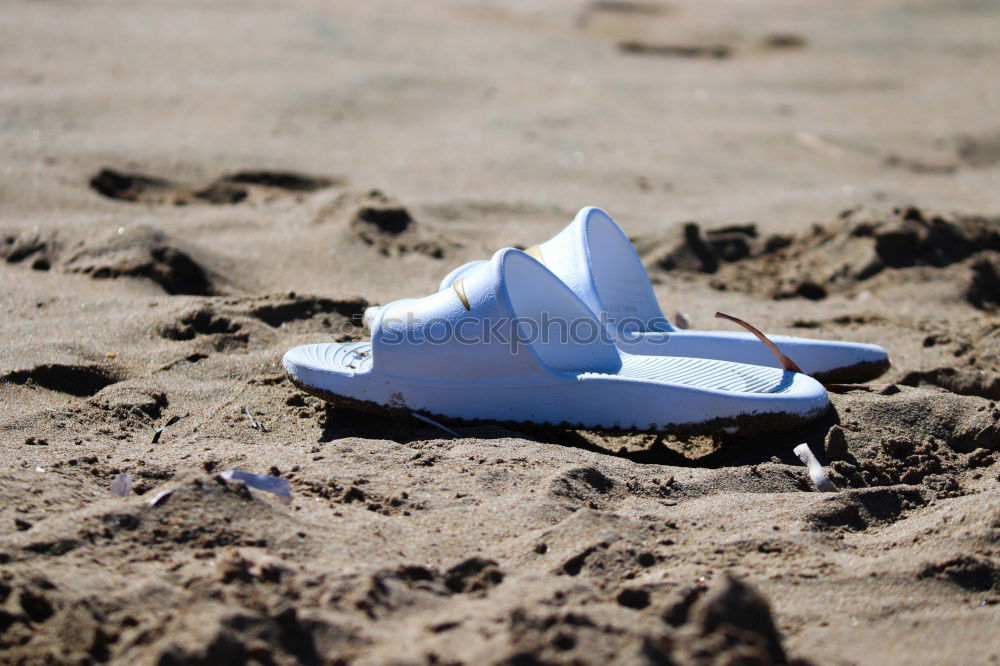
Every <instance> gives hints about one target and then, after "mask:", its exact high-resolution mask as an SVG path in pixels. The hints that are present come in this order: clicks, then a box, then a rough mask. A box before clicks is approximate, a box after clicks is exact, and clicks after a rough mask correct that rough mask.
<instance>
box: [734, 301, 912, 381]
mask: <svg viewBox="0 0 1000 666" xmlns="http://www.w3.org/2000/svg"><path fill="white" fill-rule="evenodd" d="M715 316H716V317H718V318H719V319H728V320H729V321H731V322H734V323H736V324H739V325H740V326H742V327H743V328H745V329H747V330H748V331H750V332H751V333H753V334H754V335H756V336H757V339H758V340H760V341H761V342H763V343H764V345H765V346H766V347H767V348H768V349H770V350H771V353H772V354H774V357H775V358H776V359H778V363H779V365H781V367H782V369H783V370H786V371H788V372H799V373H802V374H803V375H804V374H806V373H804V372H802V369H801V368H800V367H799V366H798V364H796V363H795V361H793V360H792V359H790V358H788V357H787V356H785V355H784V354H782V353H781V350H780V349H778V345H776V344H774V343H773V342H771V340H770V339H768V337H767V336H766V335H764V334H763V333H761V332H760V331H759V330H757V329H756V328H755V327H754V326H752V325H750V324H748V323H747V322H745V321H743V320H742V319H739V318H738V317H734V316H732V315H727V314H726V313H724V312H716V313H715ZM823 388H825V389H826V390H827V391H829V392H830V393H847V392H848V391H868V392H870V393H881V394H882V395H892V394H893V393H898V392H899V388H897V387H896V385H895V384H823Z"/></svg>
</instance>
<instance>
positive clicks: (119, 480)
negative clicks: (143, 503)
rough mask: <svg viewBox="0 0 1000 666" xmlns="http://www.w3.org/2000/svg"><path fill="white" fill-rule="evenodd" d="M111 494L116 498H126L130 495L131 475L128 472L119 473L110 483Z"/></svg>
mask: <svg viewBox="0 0 1000 666" xmlns="http://www.w3.org/2000/svg"><path fill="white" fill-rule="evenodd" d="M111 492H112V493H113V494H115V495H118V497H128V496H129V495H131V494H132V475H131V474H129V473H128V472H119V473H118V475H117V476H115V480H114V481H112V482H111Z"/></svg>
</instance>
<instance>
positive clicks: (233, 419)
mask: <svg viewBox="0 0 1000 666" xmlns="http://www.w3.org/2000/svg"><path fill="white" fill-rule="evenodd" d="M998 34H1000V6H997V5H996V4H994V3H989V2H977V1H975V0H962V1H961V2H944V1H941V2H927V1H914V2H904V1H902V0H888V1H882V0H879V1H877V2H870V1H864V2H862V1H860V0H849V1H846V2H822V3H798V2H788V1H785V0H780V1H778V2H774V3H767V4H766V5H760V4H757V3H742V2H737V1H735V0H724V1H720V2H716V3H711V4H709V3H702V2H696V1H695V0H671V2H670V3H669V4H661V3H658V2H651V1H646V0H622V1H618V0H614V1H611V0H593V1H592V2H589V3H588V2H577V1H574V2H569V1H565V0H560V1H558V2H545V3H539V2H529V1H527V0H507V1H504V2H462V1H459V0H456V1H454V2H433V3H428V2H419V3H417V2H414V3H403V2H389V1H387V0H379V1H374V2H363V3H362V2H357V3H347V2H340V3H329V2H320V1H319V0H312V1H310V0H289V1H288V2H283V3H264V2H214V3H185V2H172V1H169V0H159V1H149V0H139V1H136V2H130V3H119V2H109V1H94V2H66V1H59V0H47V1H29V0H10V1H9V2H6V3H4V4H3V6H2V7H0V81H3V85H2V88H0V154H2V155H3V158H2V162H0V163H2V167H3V178H2V179H0V202H2V204H0V311H2V316H0V339H2V341H3V344H2V345H0V405H2V408H3V409H2V412H0V452H2V460H3V462H2V467H0V663H4V664H83V663H104V662H110V663H121V664H125V663H127V664H159V665H164V666H165V665H169V664H236V663H257V664H272V663H275V664H292V663H307V664H311V663H331V664H334V663H336V664H347V663H351V664H378V663H401V664H402V663H406V664H459V663H461V664H480V663H505V664H541V663H554V664H569V663H680V664H768V663H783V662H789V663H814V664H944V663H948V664H988V663H998V662H1000V638H998V636H1000V630H998V629H1000V616H998V608H1000V606H998V605H997V604H998V602H1000V552H998V548H1000V547H998V539H1000V490H998V479H1000V465H998V458H1000V453H998V450H1000V406H998V405H997V400H1000V358H998V351H1000V347H998V345H1000V316H998V314H997V312H998V308H1000V77H998V76H997V72H998V71H1000V42H998V41H997V35H998ZM589 204H593V205H598V206H601V207H603V208H605V209H606V210H608V211H609V212H610V213H611V214H612V215H613V216H614V217H615V218H616V219H617V220H618V221H619V222H620V223H621V224H622V225H623V227H624V228H625V229H626V231H627V232H628V233H629V235H630V236H631V237H632V238H633V239H634V240H635V242H636V245H637V247H638V248H639V250H640V253H641V255H642V257H643V260H644V262H645V263H646V264H647V267H648V269H649V271H650V275H651V278H652V279H653V281H654V287H655V291H656V294H657V297H658V298H659V299H660V302H661V304H662V305H663V307H664V311H665V312H666V313H667V315H668V316H671V317H672V316H674V314H675V313H677V312H681V313H684V314H685V315H686V316H687V317H688V318H689V319H690V321H691V322H692V325H693V327H696V328H717V329H724V330H734V329H733V327H732V325H731V324H729V323H727V322H724V321H721V320H718V319H715V318H713V313H714V312H716V311H717V310H722V311H724V312H729V313H731V314H734V315H737V316H740V317H742V318H744V319H746V320H748V321H750V322H752V323H754V324H755V325H756V326H758V327H759V328H761V329H763V330H765V331H767V332H769V333H774V334H793V335H802V336H807V337H823V338H835V339H845V340H856V341H863V342H873V343H878V344H881V345H882V346H884V347H885V348H886V349H887V350H888V351H889V353H890V355H891V358H892V362H893V366H892V368H891V369H890V370H889V371H888V373H886V375H884V376H883V377H882V378H880V379H878V380H876V381H877V382H878V383H881V384H891V385H892V386H893V387H895V388H887V389H884V390H880V391H871V392H860V391H854V392H850V393H846V394H843V395H834V396H832V397H831V400H832V403H833V406H834V410H833V411H832V412H831V413H830V414H829V415H828V416H827V417H826V418H825V419H824V420H823V421H822V422H820V423H817V424H814V425H813V426H810V427H807V428H803V429H802V430H799V431H797V432H786V433H779V434H774V435H769V436H767V437H760V438H756V439H752V440H747V439H739V438H735V437H701V438H691V439H687V440H684V441H679V440H676V439H673V438H669V437H656V436H652V435H616V436H611V435H606V434H601V433H594V432H585V431H558V430H552V429H548V430H545V429H538V430H533V429H530V428H524V429H512V428H507V427H501V426H489V425H481V426H476V427H466V426H461V425H455V424H452V426H451V427H452V428H453V429H454V430H455V431H456V432H457V433H458V435H459V437H457V438H453V437H451V436H449V435H448V434H446V433H444V432H442V431H440V430H438V429H436V428H435V427H433V426H432V425H429V424H426V423H423V422H421V421H418V420H416V419H402V420H399V419H397V420H393V419H388V418H383V417H380V416H377V415H372V414H366V413H360V412H352V411H350V410H344V409H340V408H329V407H327V406H325V405H324V404H323V403H322V402H321V401H319V400H317V399H316V398H313V397H310V396H306V395H304V394H302V393H301V392H299V391H297V390H296V389H295V388H294V387H292V386H291V385H290V384H289V382H288V381H287V379H286V378H285V376H284V373H283V371H282V368H281V355H282V354H283V353H284V352H285V351H286V350H288V349H289V348H291V347H293V346H295V345H299V344H305V343H310V342H322V341H329V340H331V339H354V338H359V339H360V338H362V337H363V336H364V335H365V331H364V329H363V328H361V327H360V326H359V325H358V323H359V316H360V314H361V313H362V312H363V310H364V308H365V306H366V305H368V304H377V303H386V302H388V301H391V300H394V299H397V298H403V297H410V296H419V295H424V294H427V293H430V292H432V291H433V290H434V289H435V288H436V285H437V283H438V281H439V280H440V278H441V277H442V276H443V275H444V274H446V273H447V272H448V271H450V270H451V268H453V267H454V266H456V265H458V264H459V263H462V262H465V261H469V260H471V259H476V258H486V257H488V256H490V254H492V252H493V251H494V250H496V249H498V248H500V247H504V246H508V245H520V246H522V247H523V246H528V245H533V244H535V243H538V242H540V241H543V240H545V239H547V238H548V237H550V236H551V235H552V234H554V233H555V232H557V231H558V230H560V229H562V228H563V227H564V226H565V225H566V224H567V223H568V222H569V221H570V220H571V219H572V216H573V215H574V214H575V212H576V210H577V209H578V208H580V207H581V206H584V205H589ZM154 433H159V434H158V435H154ZM802 442H808V443H809V444H810V446H811V448H812V450H813V451H814V452H815V453H816V455H817V456H818V457H819V458H820V460H821V462H822V463H823V464H824V465H825V466H826V468H827V470H828V471H829V472H830V475H831V478H832V479H833V481H834V482H835V483H836V484H837V485H838V487H839V488H840V490H839V492H837V493H819V492H816V491H815V490H814V489H813V487H812V485H811V483H810V481H809V477H808V475H807V472H806V468H805V466H804V465H802V464H801V463H800V462H799V460H798V459H797V458H796V456H795V455H794V454H793V452H792V449H793V448H794V447H795V446H796V445H798V444H800V443H802ZM231 468H237V469H241V470H245V471H248V472H253V473H256V474H265V475H267V474H269V475H278V476H281V477H283V478H285V479H287V480H288V481H289V482H290V485H291V489H292V493H293V499H292V501H291V502H290V503H287V504H286V503H282V502H280V501H278V500H277V498H275V497H273V496H270V495H267V494H262V493H258V492H257V491H254V492H250V491H248V489H247V488H246V487H245V486H243V485H241V484H239V483H232V482H229V483H227V482H225V481H222V480H220V479H219V478H218V477H217V474H218V472H220V471H222V470H226V469H231ZM119 473H129V474H131V476H132V478H133V486H132V490H131V492H130V494H129V496H128V497H117V496H115V495H113V494H112V493H111V491H110V488H111V484H112V481H113V479H114V478H115V477H116V475H118V474H119ZM164 491H168V493H167V494H166V495H163V496H160V497H159V501H157V502H155V503H153V504H152V505H151V499H152V498H154V497H157V496H158V495H160V493H163V492H164ZM169 491H172V492H169Z"/></svg>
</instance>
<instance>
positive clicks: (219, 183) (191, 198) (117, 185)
mask: <svg viewBox="0 0 1000 666" xmlns="http://www.w3.org/2000/svg"><path fill="white" fill-rule="evenodd" d="M342 184H343V181H342V180H341V179H339V178H327V177H320V176H309V175H305V174H301V173H296V172H293V171H265V170H250V171H238V172H236V173H232V174H229V175H225V176H222V177H221V178H218V179H216V180H214V181H212V182H211V183H208V184H207V185H203V186H197V185H186V184H180V183H174V182H171V181H169V180H167V179H165V178H159V177H156V176H149V175H146V174H142V173H129V172H123V171H116V170H114V169H109V168H105V169H101V170H100V171H99V172H98V173H97V174H95V175H94V176H93V177H91V179H90V187H91V189H93V190H94V191H95V192H97V193H98V194H101V195H103V196H105V197H107V198H109V199H117V200H119V201H129V202H133V203H147V204H159V205H174V206H187V205H192V204H209V205H216V206H222V205H234V204H239V203H244V202H260V201H271V200H274V199H277V198H280V197H284V196H302V195H303V194H307V193H309V192H314V191H316V190H321V189H324V188H327V187H334V186H336V185H342Z"/></svg>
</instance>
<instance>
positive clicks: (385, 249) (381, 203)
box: [316, 190, 462, 259]
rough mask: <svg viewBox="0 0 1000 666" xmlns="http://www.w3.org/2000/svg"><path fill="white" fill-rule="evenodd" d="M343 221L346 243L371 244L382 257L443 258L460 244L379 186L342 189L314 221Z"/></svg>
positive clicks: (459, 246)
mask: <svg viewBox="0 0 1000 666" xmlns="http://www.w3.org/2000/svg"><path fill="white" fill-rule="evenodd" d="M328 220H335V221H337V222H341V223H342V222H346V225H345V232H344V233H345V236H346V241H347V242H348V243H353V244H359V245H362V246H364V247H368V248H371V249H373V250H375V251H376V252H378V253H379V254H381V255H382V256H385V257H399V256H404V255H407V254H411V253H412V254H421V255H424V256H427V257H430V258H432V259H443V258H445V257H446V256H447V255H448V254H450V253H451V252H452V251H454V250H457V249H459V248H461V247H462V245H461V244H460V243H457V242H455V241H452V240H449V239H448V237H447V236H446V235H445V234H442V233H438V232H435V231H432V230H430V229H427V228H426V227H425V226H424V225H423V224H421V223H419V222H418V221H417V220H415V219H414V217H413V215H411V214H410V211H409V210H407V209H406V208H405V207H404V206H402V205H401V204H400V203H399V202H398V201H396V200H395V199H393V198H392V197H389V196H387V195H385V194H383V193H382V192H380V191H379V190H371V191H369V192H345V193H344V194H341V195H340V196H339V197H337V199H336V200H334V201H333V202H332V203H331V204H330V205H328V206H326V207H325V208H324V209H323V210H321V211H320V212H319V215H318V216H317V217H316V222H318V223H324V222H326V221H328Z"/></svg>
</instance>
